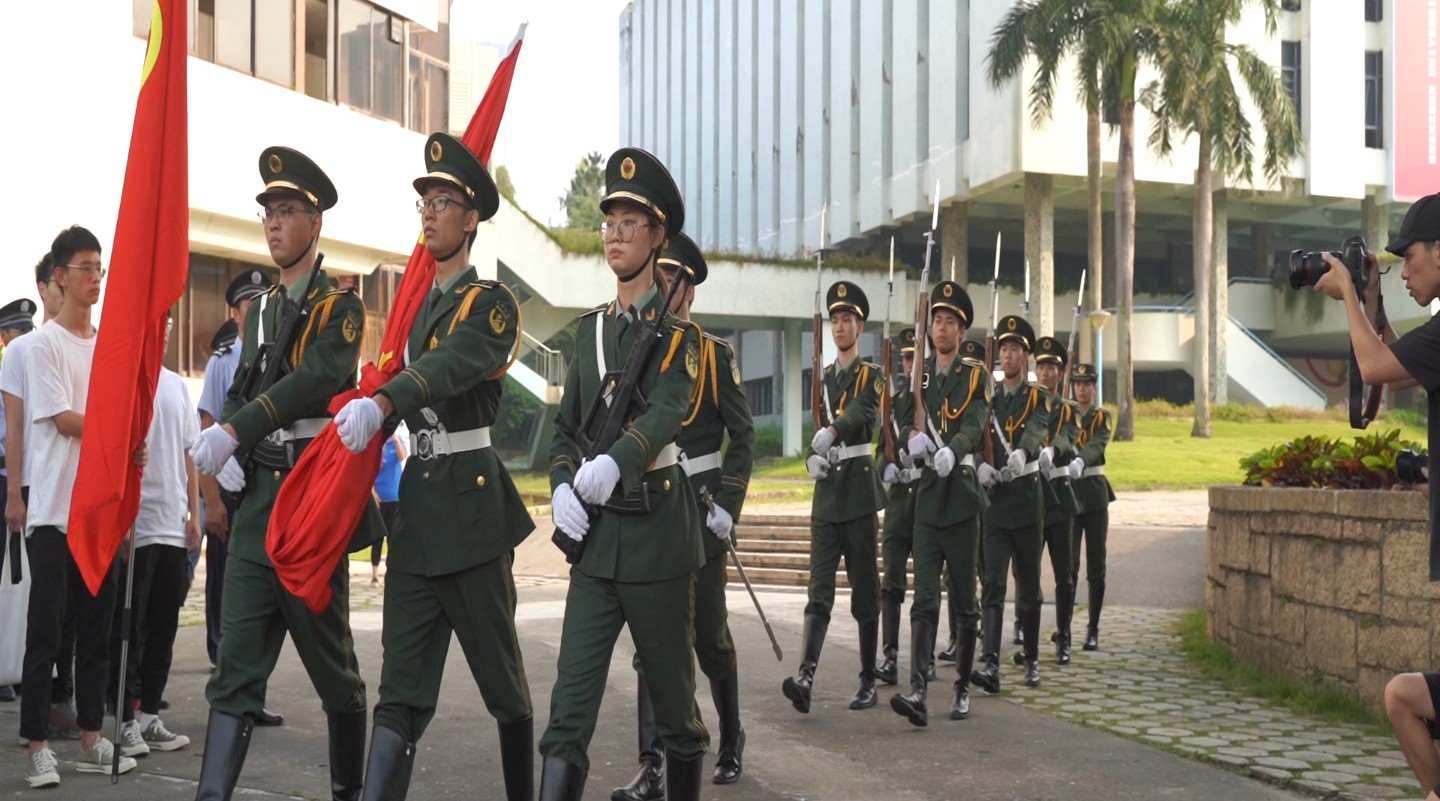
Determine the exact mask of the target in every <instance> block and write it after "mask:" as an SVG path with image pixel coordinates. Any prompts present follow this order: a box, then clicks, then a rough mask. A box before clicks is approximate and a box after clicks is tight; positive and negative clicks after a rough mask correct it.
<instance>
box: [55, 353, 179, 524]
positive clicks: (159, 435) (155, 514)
mask: <svg viewBox="0 0 1440 801" xmlns="http://www.w3.org/2000/svg"><path fill="white" fill-rule="evenodd" d="M198 436H200V423H199V417H198V415H197V414H196V412H195V407H194V406H191V405H190V391H189V390H187V389H186V388H185V380H184V379H182V378H181V377H180V376H179V375H178V374H176V373H175V372H174V371H172V370H168V369H165V368H161V370H160V381H159V383H158V384H157V385H156V387H155V414H154V417H152V418H151V419H150V433H148V434H147V435H146V436H145V444H146V445H147V446H149V449H150V461H149V462H148V463H147V464H146V465H145V474H144V477H143V478H142V479H141V480H140V513H139V514H138V515H137V516H136V518H135V547H136V548H143V547H144V546H146V545H178V546H179V547H181V548H184V547H185V515H186V513H187V512H189V511H190V493H189V475H188V474H187V473H186V472H185V450H186V449H187V448H189V447H190V443H191V442H194V441H195V438H196V437H198ZM32 492H33V490H32Z"/></svg>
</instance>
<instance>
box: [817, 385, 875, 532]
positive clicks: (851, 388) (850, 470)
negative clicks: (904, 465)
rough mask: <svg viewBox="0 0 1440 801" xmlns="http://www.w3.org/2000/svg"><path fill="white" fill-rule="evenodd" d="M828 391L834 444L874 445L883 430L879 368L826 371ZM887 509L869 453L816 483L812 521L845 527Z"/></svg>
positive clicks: (829, 414) (829, 416)
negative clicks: (841, 524) (839, 524)
mask: <svg viewBox="0 0 1440 801" xmlns="http://www.w3.org/2000/svg"><path fill="white" fill-rule="evenodd" d="M825 386H826V388H827V390H828V392H829V397H830V405H831V408H830V409H826V410H825V411H826V415H825V417H826V418H827V419H829V420H830V424H831V425H833V426H835V432H836V436H835V445H837V446H840V447H849V446H851V445H870V444H871V443H873V442H874V441H875V431H876V429H877V428H879V423H880V420H879V416H880V415H879V411H880V393H881V392H883V391H885V379H884V377H883V374H882V373H881V372H880V368H879V366H877V365H875V364H871V363H870V362H867V361H865V360H863V359H856V360H855V361H853V362H851V363H850V366H849V367H848V368H842V367H839V366H838V365H836V364H828V365H826V366H825ZM884 507H885V487H884V485H882V484H881V483H880V474H879V471H878V470H876V469H875V458H874V457H873V456H872V455H870V454H868V453H867V454H865V455H864V456H857V457H855V458H853V459H846V460H845V461H843V462H840V463H839V464H837V465H835V466H834V467H832V468H831V470H830V475H828V476H826V477H825V478H822V479H820V480H818V481H816V482H815V499H814V501H813V502H812V503H811V505H810V519H811V520H812V521H814V522H819V523H844V522H846V521H849V520H858V519H859V518H862V517H865V516H867V515H873V514H875V513H876V512H878V511H880V510H881V509H883V508H884Z"/></svg>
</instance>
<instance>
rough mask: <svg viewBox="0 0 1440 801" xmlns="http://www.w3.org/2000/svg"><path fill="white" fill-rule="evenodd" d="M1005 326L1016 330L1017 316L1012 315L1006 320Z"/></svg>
mask: <svg viewBox="0 0 1440 801" xmlns="http://www.w3.org/2000/svg"><path fill="white" fill-rule="evenodd" d="M1005 327H1006V328H1008V329H1010V330H1011V331H1014V330H1015V318H1014V317H1011V318H1010V319H1008V320H1006V321H1005Z"/></svg>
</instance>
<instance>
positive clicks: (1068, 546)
mask: <svg viewBox="0 0 1440 801" xmlns="http://www.w3.org/2000/svg"><path fill="white" fill-rule="evenodd" d="M1074 522H1075V518H1073V517H1072V518H1067V519H1066V520H1063V521H1061V522H1059V523H1051V524H1050V525H1048V526H1046V527H1045V550H1047V551H1049V552H1050V572H1052V573H1054V574H1055V587H1056V589H1059V588H1062V587H1074V586H1075V580H1074V579H1072V578H1071V577H1070V571H1071V569H1073V568H1074V566H1075V565H1074V560H1073V558H1072V556H1071V554H1072V553H1073V551H1074V549H1075V544H1074V542H1072V541H1071V539H1070V528H1071V524H1072V523H1074Z"/></svg>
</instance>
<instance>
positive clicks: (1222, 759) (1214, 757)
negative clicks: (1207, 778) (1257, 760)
mask: <svg viewBox="0 0 1440 801" xmlns="http://www.w3.org/2000/svg"><path fill="white" fill-rule="evenodd" d="M1209 759H1210V761H1211V762H1214V763H1215V764H1217V765H1229V766H1230V767H1235V768H1247V767H1249V766H1250V760H1248V759H1246V758H1245V757H1240V756H1230V755H1229V754H1211V755H1210V756H1209Z"/></svg>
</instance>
